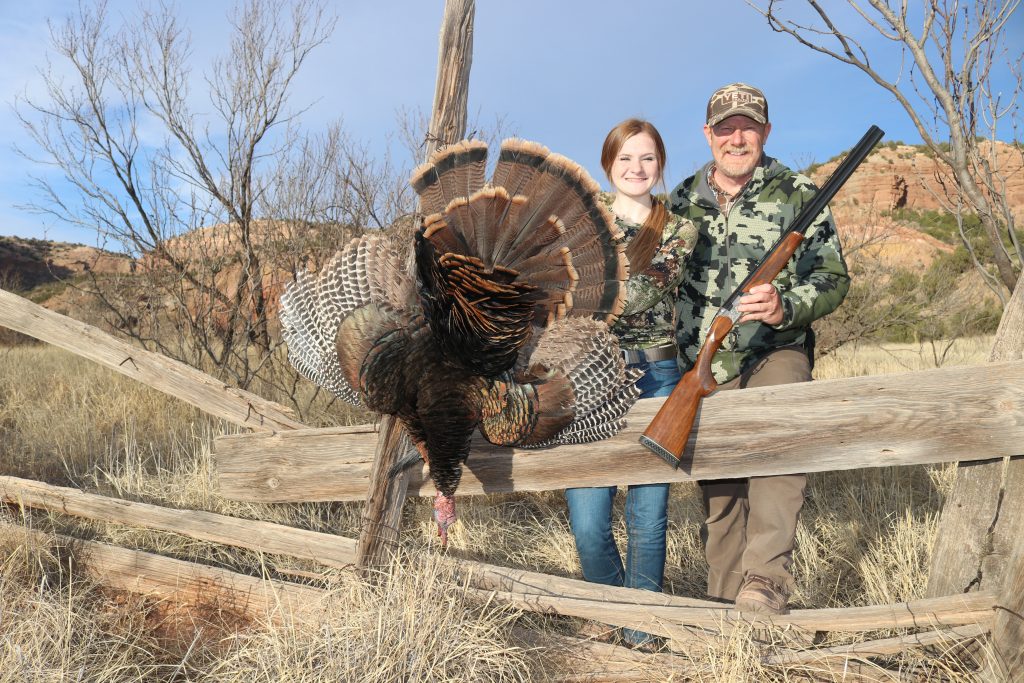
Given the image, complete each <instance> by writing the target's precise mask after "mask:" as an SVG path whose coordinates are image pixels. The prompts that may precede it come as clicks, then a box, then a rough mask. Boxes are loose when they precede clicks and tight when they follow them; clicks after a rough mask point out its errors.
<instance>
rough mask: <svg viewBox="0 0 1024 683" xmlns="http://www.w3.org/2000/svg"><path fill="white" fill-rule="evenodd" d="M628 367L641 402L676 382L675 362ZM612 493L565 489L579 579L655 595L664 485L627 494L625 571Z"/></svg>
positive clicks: (661, 571)
mask: <svg viewBox="0 0 1024 683" xmlns="http://www.w3.org/2000/svg"><path fill="white" fill-rule="evenodd" d="M630 367H639V368H645V369H646V372H645V373H644V376H643V377H641V378H640V381H638V382H637V386H638V387H640V390H641V392H642V393H641V394H640V397H641V398H649V397H651V396H668V395H669V393H671V392H672V388H673V387H674V386H675V385H676V382H678V381H679V378H680V374H679V367H678V366H677V365H676V361H675V359H674V358H670V359H668V360H662V361H655V362H653V363H644V364H641V363H637V364H635V365H631V366H630ZM616 491H617V487H615V486H600V487H594V488H575V489H566V490H565V500H566V502H567V503H568V504H569V524H570V525H571V526H572V533H573V536H574V537H575V539H576V552H578V553H579V556H580V566H581V567H582V568H583V578H584V579H586V580H587V581H590V582H592V583H602V584H605V585H608V586H625V587H627V588H640V589H643V590H649V591H655V592H658V593H660V592H661V586H662V581H663V579H664V576H665V530H666V528H667V527H668V484H639V485H633V486H630V487H629V488H628V489H627V492H626V511H625V514H626V533H627V536H628V544H627V547H626V565H625V567H623V565H622V557H621V556H620V555H619V549H618V547H616V545H615V539H614V537H613V536H612V502H613V501H614V500H615V493H616ZM623 637H624V638H625V639H626V640H627V641H628V642H630V643H633V644H640V643H643V642H646V641H647V640H649V639H650V636H649V635H648V634H646V633H642V632H640V631H633V630H631V629H625V630H624V632H623Z"/></svg>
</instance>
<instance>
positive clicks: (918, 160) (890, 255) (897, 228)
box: [810, 142, 1024, 268]
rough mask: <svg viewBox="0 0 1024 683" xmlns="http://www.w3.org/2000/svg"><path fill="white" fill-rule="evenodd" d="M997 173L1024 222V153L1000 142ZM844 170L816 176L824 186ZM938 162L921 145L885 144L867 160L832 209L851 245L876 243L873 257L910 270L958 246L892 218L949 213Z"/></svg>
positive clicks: (827, 169)
mask: <svg viewBox="0 0 1024 683" xmlns="http://www.w3.org/2000/svg"><path fill="white" fill-rule="evenodd" d="M996 159H997V164H998V165H997V168H1000V169H1002V175H1003V176H1004V177H1005V178H1006V193H1005V194H1006V196H1007V197H1009V199H1010V204H1011V207H1012V208H1013V211H1014V216H1015V218H1016V219H1017V220H1018V221H1021V220H1024V154H1022V152H1021V150H1020V149H1019V148H1015V147H1013V146H1011V145H1006V144H1002V143H997V148H996ZM838 165H839V162H838V160H831V161H829V162H827V163H824V164H821V165H819V166H817V167H816V168H814V169H813V170H812V171H811V173H810V175H811V178H813V179H814V181H815V182H817V183H818V184H821V183H823V182H824V181H825V179H826V178H828V176H829V175H830V174H831V173H832V172H833V171H834V170H835V168H836V166H838ZM936 171H937V166H936V162H935V159H934V158H932V157H931V156H929V155H928V154H925V153H924V151H923V149H922V148H921V147H920V146H914V145H903V144H898V143H892V142H890V143H883V144H882V146H880V147H879V148H878V149H876V150H875V151H874V152H872V154H871V155H870V156H869V157H868V158H867V159H865V160H864V163H863V164H861V166H860V168H858V169H857V171H856V172H855V173H854V174H853V175H852V176H851V177H850V179H849V180H848V181H847V182H846V184H845V185H844V186H843V189H842V190H840V191H839V194H837V195H836V197H835V199H834V200H833V201H832V202H831V204H830V206H831V208H832V211H833V212H834V213H835V215H836V222H837V224H838V226H839V230H840V233H841V234H842V235H843V237H844V239H845V241H846V242H847V243H849V244H851V245H858V244H861V243H865V242H867V243H870V245H871V246H870V249H869V250H868V251H869V252H871V253H874V254H876V255H882V256H884V257H885V258H886V260H889V261H892V262H894V263H897V264H899V265H903V266H905V267H909V268H919V267H927V266H928V264H929V263H931V261H932V259H934V258H935V256H936V255H937V254H939V253H943V252H946V253H948V252H950V251H952V250H953V247H952V246H950V245H949V244H946V243H944V242H942V241H940V240H937V239H935V238H933V237H931V236H929V235H927V234H925V233H924V232H922V231H921V230H918V229H916V228H918V227H920V226H914V225H913V224H910V223H908V222H907V221H895V220H892V219H891V218H890V217H889V216H890V215H891V214H892V213H893V212H895V211H897V210H899V209H905V210H909V211H910V212H919V213H922V212H926V211H943V212H944V211H945V210H946V209H945V206H948V204H947V203H946V202H947V201H948V200H946V199H945V198H946V197H948V193H947V191H946V190H945V189H944V188H943V186H942V184H941V183H940V182H939V181H938V175H937V172H936Z"/></svg>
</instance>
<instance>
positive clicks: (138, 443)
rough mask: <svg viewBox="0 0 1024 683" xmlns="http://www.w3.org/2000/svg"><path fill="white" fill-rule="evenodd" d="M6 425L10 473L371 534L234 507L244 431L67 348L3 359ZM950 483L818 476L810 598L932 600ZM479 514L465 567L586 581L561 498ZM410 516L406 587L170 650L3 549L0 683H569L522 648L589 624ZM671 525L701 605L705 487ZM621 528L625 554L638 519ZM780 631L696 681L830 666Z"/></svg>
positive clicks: (325, 512) (696, 649) (827, 374)
mask: <svg viewBox="0 0 1024 683" xmlns="http://www.w3.org/2000/svg"><path fill="white" fill-rule="evenodd" d="M990 345H991V340H990V339H980V340H962V341H961V342H958V343H957V344H956V345H954V346H953V347H952V348H951V349H949V350H948V351H947V352H946V353H945V357H944V358H941V359H940V354H937V353H933V352H932V349H931V348H930V347H918V348H914V347H911V346H909V345H903V346H887V347H884V348H882V349H875V350H870V349H858V350H856V351H855V352H849V351H844V350H841V351H840V352H838V353H836V354H834V355H832V356H829V357H827V358H824V359H822V360H821V361H820V362H819V364H818V367H817V368H816V376H818V377H819V378H832V377H840V376H856V375H864V374H879V373H890V372H904V371H909V370H914V369H924V368H928V367H935V365H936V362H937V359H940V360H941V362H942V363H945V364H954V363H955V364H967V363H979V362H983V361H984V360H985V357H986V355H987V351H988V348H989V346H990ZM0 429H2V430H3V431H2V434H0V436H2V437H3V438H2V439H0V444H2V445H0V472H2V473H3V474H14V475H17V476H24V477H31V478H36V479H42V480H45V481H50V482H54V483H62V484H72V485H75V486H80V487H82V488H86V489H89V490H93V491H98V492H102V493H106V494H109V495H116V496H120V497H124V498H130V499H135V500H144V501H148V502H153V503H158V504H164V505H169V506H173V507H183V508H194V509H203V510H210V511H214V512H220V513H224V514H231V515H236V516H241V517H249V518H254V519H264V520H270V521H276V522H280V523H284V524H289V525H292V526H297V527H303V528H310V529H315V530H319V531H326V532H330V533H338V534H343V535H347V536H354V535H355V534H356V532H357V529H358V525H359V514H360V508H361V506H358V505H355V504H294V505H256V504H247V503H238V502H233V501H229V500H226V499H224V498H221V497H220V496H219V495H218V493H217V487H216V481H215V477H214V474H213V466H212V458H211V454H210V447H211V442H212V437H213V436H214V435H216V434H218V433H221V432H222V431H226V430H229V429H230V428H229V427H227V426H226V425H223V424H220V423H217V422H215V421H213V420H211V419H209V418H207V417H205V416H204V415H202V414H200V413H199V412H198V411H196V410H194V409H192V408H190V407H188V406H185V405H183V404H181V403H180V402H178V401H175V400H173V399H170V398H167V397H165V396H163V395H162V394H159V393H157V392H154V391H151V390H149V389H147V388H145V387H141V386H139V385H138V384H136V383H134V382H131V381H129V380H127V379H123V378H121V377H120V376H118V375H116V374H114V373H112V372H109V371H107V370H105V369H103V368H100V367H98V366H96V365H94V364H91V363H89V362H87V361H84V360H81V359H79V358H77V357H74V356H71V355H69V354H66V353H64V352H61V351H59V350H55V349H52V348H49V347H20V348H13V349H9V350H4V351H0ZM950 472H951V470H950V469H949V468H948V467H945V468H925V467H906V468H892V469H873V470H861V471H846V472H834V473H818V474H812V475H810V481H809V492H808V498H807V504H806V506H805V508H804V512H803V514H802V517H801V522H800V527H799V530H798V549H797V552H796V555H795V571H796V575H797V582H798V585H799V589H798V593H797V594H796V596H795V597H794V600H795V603H796V604H797V605H800V606H815V607H825V606H850V605H864V604H877V603H886V602H892V601H897V600H908V599H912V598H916V597H920V596H921V595H922V592H923V590H924V586H925V583H926V581H925V579H926V571H927V567H928V563H929V559H930V554H931V548H932V543H933V540H934V533H935V524H936V519H937V512H938V509H939V503H940V501H941V498H942V494H943V492H944V491H946V490H948V487H949V482H950V476H949V475H950ZM619 504H620V505H621V496H620V501H619ZM620 512H621V510H620ZM460 513H461V515H460V516H461V522H460V524H458V525H456V527H455V528H454V529H453V530H452V533H451V536H450V548H449V554H451V555H454V556H457V557H469V558H474V559H480V560H483V561H487V562H491V563H494V564H501V565H506V566H514V567H522V568H527V569H532V570H537V571H543V572H548V573H553V574H560V575H566V576H579V567H578V563H577V560H576V554H575V550H574V548H573V542H572V536H571V533H570V531H569V525H568V521H567V517H566V511H565V504H564V498H563V495H562V493H561V492H551V493H542V494H531V495H525V494H524V495H518V494H514V495H513V494H510V495H500V496H490V497H475V498H468V499H465V500H464V502H463V503H462V504H461V509H460ZM404 516H405V519H404V522H403V524H404V531H403V536H402V546H403V548H405V549H406V552H407V553H408V555H407V557H405V559H404V561H403V562H402V563H401V564H400V565H395V566H394V567H393V568H392V570H391V571H390V573H389V574H388V576H387V581H386V582H385V583H386V584H387V585H388V586H389V590H383V589H381V588H380V587H379V586H378V585H375V584H367V583H363V582H359V581H356V580H354V579H353V578H352V577H351V576H348V575H346V574H345V573H343V572H338V573H331V574H327V575H325V578H324V580H323V581H322V582H320V585H321V586H327V587H329V588H330V589H331V591H332V596H333V597H332V600H333V604H334V605H335V608H334V609H332V610H331V611H330V612H329V616H327V617H325V619H324V621H323V623H322V624H321V625H320V628H317V629H310V628H302V627H280V626H271V625H265V624H250V625H248V626H245V627H241V628H234V629H225V628H224V625H223V624H220V625H218V624H212V623H209V622H207V621H204V619H203V618H201V615H200V616H195V615H191V616H190V617H189V619H190V620H191V621H189V619H186V621H189V624H190V625H189V627H188V628H176V629H175V630H174V633H173V634H172V635H173V637H172V638H170V639H168V636H167V633H162V632H161V629H160V628H159V627H158V626H154V624H159V623H160V620H159V619H155V618H154V616H153V615H154V611H155V612H156V613H160V614H162V612H161V610H160V609H158V608H157V607H154V606H153V605H150V604H148V603H146V602H145V601H141V600H137V599H134V598H125V597H124V596H120V597H119V598H117V600H118V601H120V602H118V601H115V600H114V599H112V597H111V596H109V595H107V594H106V593H104V591H102V590H100V589H99V588H97V587H96V586H93V585H90V584H88V583H84V582H81V581H79V580H77V579H74V578H68V577H67V576H66V572H62V571H61V560H60V553H59V552H58V551H57V550H54V549H51V548H38V547H25V546H24V544H22V545H18V541H17V539H10V538H7V539H2V538H0V554H2V556H3V557H6V558H7V559H6V560H5V561H4V562H3V564H2V565H0V596H2V598H0V640H2V641H3V646H2V648H0V650H2V654H0V681H32V680H38V681H76V680H80V681H160V682H164V681H166V682H170V681H175V682H177V681H197V682H198V681H202V682H204V683H205V682H207V681H243V680H244V681H246V683H248V682H249V681H267V682H268V683H269V682H270V681H297V682H298V681H302V682H305V681H310V682H313V681H338V680H342V681H407V680H435V679H436V680H452V681H455V680H458V681H534V680H551V679H552V677H553V676H554V675H555V674H554V672H552V671H551V669H550V668H545V667H546V666H547V665H546V664H545V662H546V661H547V659H546V657H545V656H544V653H543V652H538V651H533V650H529V649H524V648H522V647H520V646H518V645H517V641H516V639H515V638H514V637H513V635H512V627H513V625H514V624H518V626H520V627H523V626H526V627H528V628H531V629H534V630H540V631H541V632H545V631H547V632H561V633H570V632H572V631H573V630H574V629H575V628H576V627H577V626H578V624H579V622H578V621H576V620H570V619H559V618H555V617H540V616H536V615H522V614H519V613H517V612H516V611H514V610H508V609H504V608H500V607H498V606H496V605H485V606H481V605H478V604H475V603H473V602H472V601H471V600H468V599H467V598H466V595H465V593H464V591H463V590H462V587H461V586H460V585H459V584H458V583H457V582H456V581H454V580H453V579H452V577H450V576H447V575H446V574H445V573H444V572H443V571H442V570H441V569H440V568H439V566H438V564H437V563H436V562H432V561H431V558H433V557H434V556H435V554H436V548H437V545H436V539H435V537H434V532H435V530H434V527H433V525H432V523H431V522H430V514H429V502H428V501H427V500H414V501H410V502H409V503H408V504H407V505H406V507H405V510H404ZM669 516H670V527H669V547H668V561H667V571H666V590H668V591H670V592H673V593H677V594H681V595H694V596H700V595H702V592H703V583H704V578H705V572H706V566H705V564H704V560H703V557H702V552H701V548H700V544H699V541H698V533H697V532H698V529H699V525H700V522H701V519H702V514H701V508H700V502H699V496H698V494H697V490H696V487H695V486H693V485H677V486H673V489H672V494H671V498H670V510H669ZM617 519H619V520H621V514H619V515H617ZM27 521H28V522H30V523H31V524H33V525H34V526H36V527H42V528H53V529H55V530H57V531H62V532H68V533H71V534H76V535H88V536H89V537H92V538H96V539H98V540H106V541H109V542H113V543H117V544H119V545H123V546H127V547H137V548H145V549H148V550H152V551H155V552H160V553H162V554H166V555H170V556H175V557H181V558H185V559H192V560H197V561H202V562H206V563H209V564H214V565H218V566H224V567H228V568H231V569H234V570H236V571H243V572H250V573H257V572H262V571H267V572H269V573H270V574H271V575H281V576H287V577H289V578H294V576H295V574H294V572H296V570H298V572H299V573H300V574H301V573H308V572H317V573H319V572H321V571H322V570H321V568H318V567H316V566H313V565H311V564H309V563H303V562H301V561H298V560H293V559H289V558H277V557H269V556H262V555H259V554H257V553H251V552H245V551H240V550H234V549H226V548H223V547H221V546H216V545H213V544H208V543H200V542H197V541H191V540H188V539H184V538H182V537H179V536H176V535H174V534H167V533H154V532H140V531H138V530H134V529H131V528H128V527H123V526H117V525H100V524H91V523H84V522H81V521H76V520H73V519H70V518H68V517H64V516H58V515H44V514H34V515H32V516H31V517H30V518H29V519H28V520H27ZM616 531H617V534H618V535H619V537H620V540H622V541H623V542H624V540H625V539H624V535H625V530H624V528H622V526H621V522H620V526H619V528H618V529H617V530H616ZM886 635H888V634H885V633H875V634H865V637H867V638H878V637H885V636H886ZM753 636H757V637H753ZM761 636H763V634H748V633H742V632H736V633H735V634H733V635H732V636H730V637H729V638H728V639H725V640H724V641H719V642H716V643H714V645H713V646H708V647H700V646H688V647H687V650H686V651H685V652H684V653H683V655H682V656H683V657H684V658H686V659H687V660H688V664H687V667H686V670H687V671H690V672H691V673H690V674H687V675H686V676H683V675H682V674H680V676H679V678H677V679H676V680H691V679H692V680H707V681H747V680H780V681H781V680H793V679H795V678H802V677H806V676H808V675H810V674H809V673H808V672H809V671H812V670H814V669H815V667H817V668H818V669H821V666H820V663H818V664H815V665H799V666H772V665H768V664H765V663H764V661H763V658H764V656H765V655H766V654H771V653H773V652H778V651H779V648H780V646H779V645H772V644H770V643H769V644H766V643H764V642H761V641H759V638H761ZM836 642H850V641H849V640H845V641H838V640H837V641H836ZM880 661H881V663H882V664H884V665H885V666H886V671H883V670H881V669H866V670H863V671H861V672H860V675H861V677H862V678H861V680H890V678H888V677H890V676H891V674H890V673H889V671H891V670H896V671H902V672H904V674H907V673H909V672H912V671H916V672H918V676H919V678H920V677H921V676H920V673H921V672H923V671H930V672H932V673H931V674H929V675H930V676H933V679H934V680H955V681H969V680H974V674H973V673H972V671H973V666H974V665H973V664H972V662H971V659H970V657H967V656H964V655H963V653H959V652H957V651H954V652H953V653H952V654H950V653H944V652H943V650H942V649H941V648H939V649H933V650H932V651H929V652H928V653H925V654H907V655H902V656H894V657H890V658H887V659H884V660H880ZM693 672H696V673H693ZM830 676H831V674H824V673H821V672H819V674H818V677H819V678H822V679H824V680H832V678H830ZM921 679H922V680H929V677H928V676H924V677H923V678H921ZM835 680H840V679H839V678H836V679H835Z"/></svg>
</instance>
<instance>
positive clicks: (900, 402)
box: [214, 361, 1024, 502]
mask: <svg viewBox="0 0 1024 683" xmlns="http://www.w3.org/2000/svg"><path fill="white" fill-rule="evenodd" d="M663 400H664V399H660V398H652V399H645V400H641V401H638V402H637V404H636V406H634V408H633V409H632V410H631V411H630V413H629V415H628V416H627V420H628V427H627V428H626V429H625V430H623V431H622V432H620V433H619V434H618V435H616V436H614V437H612V438H611V439H607V440H605V441H602V442H600V443H599V444H582V445H576V446H560V447H558V448H557V449H541V450H530V449H508V448H499V447H496V446H492V445H491V444H488V443H486V442H484V441H483V440H482V439H478V440H477V441H476V442H475V444H474V447H473V451H472V454H471V455H470V458H469V461H468V462H467V463H466V468H465V470H464V473H463V476H462V483H461V484H460V485H459V493H460V494H462V495H467V494H480V493H488V494H489V493H504V492H509V491H542V490H553V489H561V488H565V486H566V484H567V483H569V482H571V484H572V485H573V486H608V485H613V484H617V485H623V484H643V483H651V482H659V481H694V480H698V479H717V478H721V477H746V476H755V475H756V476H761V475H769V474H785V473H792V472H820V471H829V470H846V469H857V468H862V467H884V466H889V465H920V464H928V463H939V462H948V461H953V460H961V461H967V460H981V459H986V458H999V457H1004V456H1015V455H1021V454H1022V453H1024V361H1013V362H1009V363H992V364H989V365H983V366H975V367H958V368H941V369H937V370H927V371H923V372H912V373H907V374H902V375H886V376H878V377H857V378H852V379H837V380H827V381H816V382H808V383H804V384H786V385H781V386H776V387H763V388H757V389H747V390H745V391H741V392H740V391H731V392H721V393H718V394H713V395H712V396H710V397H708V398H707V399H705V400H704V404H703V407H702V409H701V413H700V415H699V416H698V422H697V425H696V428H695V429H694V434H693V435H692V436H691V440H690V444H689V445H688V447H687V448H688V452H689V453H693V452H694V451H696V452H697V453H698V456H697V457H696V458H695V459H694V460H693V462H692V466H691V467H689V469H688V470H685V469H679V470H672V469H670V468H669V467H668V466H667V465H665V464H664V463H663V462H662V461H661V459H659V458H657V457H655V456H654V455H652V454H651V453H649V452H648V451H647V450H645V449H644V448H643V447H641V446H640V445H639V443H638V441H637V440H638V438H639V436H640V433H641V432H642V431H643V429H644V428H645V427H646V425H647V424H648V422H649V421H650V420H651V418H653V417H654V414H655V413H656V412H657V410H658V408H659V407H660V406H661V403H662V401H663ZM376 444H377V434H376V432H375V431H374V430H373V428H372V427H371V426H362V427H349V428H341V429H322V430H320V429H316V430H295V431H290V432H278V433H276V434H239V435H234V436H221V437H217V438H216V440H215V445H214V449H215V452H214V455H215V458H216V462H217V473H218V477H219V483H220V491H221V494H222V495H224V496H226V497H228V498H232V499H236V500H247V501H260V502H284V501H327V500H362V499H364V497H365V496H366V491H367V481H368V477H369V472H370V465H371V461H372V459H373V453H374V448H375V447H376ZM567 472H572V477H571V479H569V478H567V476H566V473H567ZM433 491H434V489H433V487H432V485H431V483H430V481H429V478H428V477H427V476H426V473H425V471H424V468H423V467H422V466H417V469H416V470H415V471H414V472H413V473H412V476H411V477H410V481H409V494H410V495H432V494H433Z"/></svg>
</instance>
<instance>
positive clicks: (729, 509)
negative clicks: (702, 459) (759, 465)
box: [699, 346, 811, 601]
mask: <svg viewBox="0 0 1024 683" xmlns="http://www.w3.org/2000/svg"><path fill="white" fill-rule="evenodd" d="M810 380H811V367H810V363H809V362H808V360H807V354H806V353H805V352H804V350H803V348H802V347H796V346H788V347H785V348H781V349H777V350H775V351H772V352H771V353H769V354H768V355H767V356H765V357H764V358H762V359H761V360H760V361H759V362H758V363H757V364H756V365H755V366H754V367H752V368H751V369H750V370H748V371H747V372H745V373H743V374H742V375H740V376H739V377H736V378H735V379H732V380H730V381H728V382H726V383H725V384H722V385H720V386H719V390H720V391H728V390H730V389H746V388H749V387H767V386H772V385H775V384H791V383H794V382H809V381H810ZM699 485H700V488H701V493H702V494H703V497H704V512H705V513H706V515H707V520H706V521H705V522H704V526H703V527H702V528H701V540H702V541H703V542H704V554H705V557H706V558H707V561H708V596H710V597H712V598H718V599H722V600H729V601H733V600H735V599H736V594H737V593H739V591H740V585H741V584H742V583H743V578H744V576H745V575H746V574H747V573H752V574H760V575H761V576H765V577H768V578H770V579H772V580H774V581H775V582H776V583H778V584H779V585H780V586H783V587H784V588H785V589H786V590H787V591H789V592H792V591H793V588H794V585H795V584H794V581H793V575H792V574H790V572H789V567H790V564H791V563H792V559H793V546H794V545H795V542H796V522H797V517H798V516H799V515H800V508H802V507H803V504H804V488H805V487H806V485H807V475H804V474H788V475H777V476H771V477H750V478H749V479H715V480H709V481H702V482H699Z"/></svg>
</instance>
